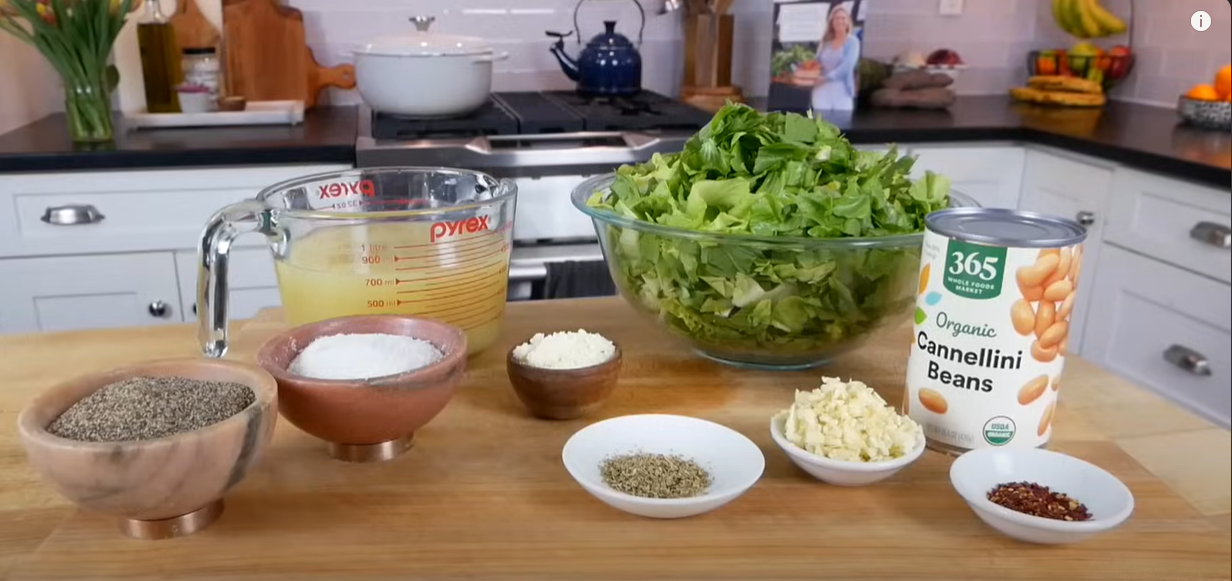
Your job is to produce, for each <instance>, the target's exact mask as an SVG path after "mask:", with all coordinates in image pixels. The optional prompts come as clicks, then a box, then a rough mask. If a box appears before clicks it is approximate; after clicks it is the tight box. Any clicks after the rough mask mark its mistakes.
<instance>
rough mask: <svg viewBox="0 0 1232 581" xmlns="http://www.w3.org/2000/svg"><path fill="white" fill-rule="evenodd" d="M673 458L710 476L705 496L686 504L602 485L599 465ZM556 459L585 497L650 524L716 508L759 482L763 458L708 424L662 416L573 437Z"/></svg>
mask: <svg viewBox="0 0 1232 581" xmlns="http://www.w3.org/2000/svg"><path fill="white" fill-rule="evenodd" d="M641 452H644V453H649V454H674V455H679V456H683V457H685V458H688V459H691V460H693V461H694V462H697V463H698V464H699V465H701V466H702V467H703V468H705V469H706V471H707V472H709V473H710V477H711V480H712V482H711V485H710V488H709V490H707V491H706V493H705V494H702V495H700V496H694V497H691V498H642V497H638V496H633V495H630V494H625V493H623V492H618V491H616V490H614V489H612V488H611V487H609V486H608V485H607V484H604V482H603V478H602V476H600V473H599V470H600V466H601V465H602V464H603V461H604V460H606V459H608V458H610V457H613V456H619V455H623V454H634V453H641ZM561 459H562V460H563V461H564V463H565V469H566V470H568V471H569V475H570V476H572V477H573V479H574V480H576V481H577V483H578V484H579V485H581V486H582V488H583V489H585V490H586V492H589V493H590V494H591V496H594V497H595V498H597V499H599V500H601V501H603V502H604V503H605V504H607V505H608V506H611V507H612V508H615V509H618V510H622V511H625V512H628V513H631V514H636V515H639V516H644V517H650V518H682V517H688V516H694V515H699V514H702V513H704V512H709V511H711V510H714V509H716V508H719V507H721V506H723V505H725V504H727V503H729V502H731V501H733V500H735V499H736V498H738V497H739V496H740V495H742V494H744V492H745V491H747V490H748V489H749V488H751V487H752V486H753V484H755V483H756V482H757V479H759V478H761V474H762V471H763V470H765V467H766V458H765V456H763V455H762V453H761V449H759V448H758V447H757V444H754V443H753V442H752V440H749V439H748V438H746V437H744V436H743V435H741V434H740V433H739V432H737V431H735V430H732V429H731V428H728V427H726V426H722V425H720V424H716V423H714V422H710V421H706V420H701V419H697V418H690V417H686V416H675V415H666V414H643V415H631V416H621V417H617V418H611V419H608V420H603V421H601V422H596V423H594V424H591V425H589V426H586V427H585V428H582V429H581V430H578V432H577V433H575V434H573V436H572V437H571V438H569V441H568V442H566V443H565V448H564V451H563V452H562V453H561Z"/></svg>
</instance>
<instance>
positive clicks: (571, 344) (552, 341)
mask: <svg viewBox="0 0 1232 581" xmlns="http://www.w3.org/2000/svg"><path fill="white" fill-rule="evenodd" d="M615 354H616V345H614V344H612V342H611V341H608V340H607V338H606V337H604V336H603V335H599V334H597V333H587V332H586V330H585V329H578V330H577V331H576V332H574V331H560V332H557V333H552V334H551V335H544V334H543V333H535V336H534V337H531V338H530V341H527V342H525V343H523V344H521V345H518V346H517V347H514V348H513V357H514V358H515V359H517V360H519V361H521V362H523V363H525V364H527V365H530V366H531V367H539V368H542V369H577V368H579V367H590V366H591V365H598V364H600V363H603V362H604V361H607V360H608V359H611V358H612V357H613V356H614V355H615Z"/></svg>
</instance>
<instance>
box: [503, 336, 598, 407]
mask: <svg viewBox="0 0 1232 581" xmlns="http://www.w3.org/2000/svg"><path fill="white" fill-rule="evenodd" d="M620 365H621V355H620V346H619V345H618V346H616V352H615V353H613V354H612V357H611V358H609V359H608V360H607V361H604V362H602V363H596V364H595V365H590V366H587V367H578V368H574V369H544V368H542V367H534V366H532V365H528V364H526V363H525V362H523V361H522V360H520V359H518V358H517V357H514V356H513V350H512V349H511V350H510V351H509V355H508V356H507V357H506V359H505V371H506V373H508V375H509V384H510V385H512V386H513V391H514V393H516V394H517V396H518V399H519V400H521V401H522V404H523V405H525V406H526V409H527V411H529V412H530V414H531V415H533V416H535V417H537V418H542V419H546V420H571V419H574V418H579V417H582V416H583V415H585V414H587V413H590V412H592V411H594V410H596V409H598V408H599V407H600V406H602V405H603V402H604V401H606V400H607V398H608V396H610V395H612V391H613V390H615V389H616V380H617V379H619V378H620Z"/></svg>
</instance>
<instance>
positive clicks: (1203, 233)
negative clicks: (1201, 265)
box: [1189, 222, 1232, 248]
mask: <svg viewBox="0 0 1232 581" xmlns="http://www.w3.org/2000/svg"><path fill="white" fill-rule="evenodd" d="M1189 237H1190V238H1193V239H1194V240H1197V241H1199V242H1203V243H1206V244H1210V245H1211V246H1214V247H1215V248H1232V229H1229V228H1228V227H1227V226H1224V225H1223V224H1216V223H1214V222H1198V223H1197V224H1194V227H1193V228H1192V229H1190V230H1189Z"/></svg>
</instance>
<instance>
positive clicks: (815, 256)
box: [587, 104, 949, 359]
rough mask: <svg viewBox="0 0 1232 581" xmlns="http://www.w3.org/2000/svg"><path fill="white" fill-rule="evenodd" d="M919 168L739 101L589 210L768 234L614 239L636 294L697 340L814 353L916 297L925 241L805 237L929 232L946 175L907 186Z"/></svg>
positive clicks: (826, 126)
mask: <svg viewBox="0 0 1232 581" xmlns="http://www.w3.org/2000/svg"><path fill="white" fill-rule="evenodd" d="M914 161H915V159H914V158H913V157H909V156H902V157H900V156H899V155H898V153H897V150H896V149H895V148H894V147H891V148H890V150H889V151H888V152H887V153H884V154H882V153H876V152H867V151H859V150H856V149H854V148H853V147H852V146H851V144H850V143H849V142H848V141H847V140H846V139H845V138H844V137H843V136H842V134H841V132H840V131H839V130H838V128H837V127H835V126H834V125H833V124H830V123H828V122H826V121H824V120H822V119H814V118H812V117H805V116H802V115H797V114H792V113H765V114H763V113H760V112H758V111H756V110H754V109H752V108H750V107H747V106H744V105H731V104H729V105H727V106H725V107H724V108H723V109H721V110H720V111H719V112H718V113H717V114H716V115H715V116H714V118H713V119H712V120H711V121H710V123H709V124H708V125H707V126H706V127H705V128H704V129H702V130H701V131H700V132H698V133H697V134H696V135H694V136H693V137H692V138H690V139H689V141H688V142H687V143H686V144H685V146H684V149H683V151H681V152H679V153H673V154H668V155H658V154H656V155H655V156H654V157H653V158H652V159H651V160H650V161H649V162H647V163H644V164H640V165H636V166H622V167H621V168H620V169H618V170H617V172H616V175H615V179H614V181H613V182H612V185H611V187H610V190H609V191H601V192H595V193H594V194H593V195H592V196H591V198H590V199H589V200H588V202H587V203H588V205H589V206H591V207H595V208H603V209H607V210H610V211H612V212H614V213H616V214H619V215H621V216H624V217H625V218H628V219H632V220H637V221H641V222H647V223H652V224H658V225H662V226H667V227H671V228H676V229H682V230H687V231H692V232H698V233H716V234H734V235H752V236H757V237H760V238H772V239H773V240H771V241H760V240H749V239H742V238H741V237H740V236H724V237H721V236H715V237H711V238H706V237H704V236H702V237H692V238H690V237H684V236H676V235H669V234H657V233H653V232H647V231H644V229H642V231H639V229H634V228H622V227H619V226H616V225H611V224H609V225H608V226H607V230H606V231H605V235H606V237H607V238H608V242H609V244H610V252H609V256H608V259H609V260H610V261H612V264H613V266H614V267H615V270H616V271H617V272H618V274H619V276H618V277H617V279H618V280H617V283H618V284H620V285H621V287H622V289H623V290H624V291H625V292H626V295H628V296H630V297H632V298H633V299H634V300H636V301H640V303H641V305H642V306H643V307H645V308H647V309H649V310H651V311H652V312H656V313H658V314H659V315H660V317H661V318H663V319H664V320H665V321H666V322H667V323H668V324H669V325H670V326H671V327H672V328H674V329H675V330H676V331H678V332H681V333H683V334H684V335H685V336H687V337H689V338H691V339H693V340H694V342H695V343H698V344H699V346H702V347H703V348H704V349H707V350H710V351H712V352H721V353H728V354H732V355H733V356H735V357H737V358H745V359H748V356H753V357H755V358H756V357H761V356H766V357H771V358H776V357H787V358H790V357H792V355H791V354H792V353H796V354H798V355H799V356H800V357H802V358H804V359H808V358H809V357H815V356H816V355H817V354H818V353H824V352H829V351H834V350H835V349H837V348H841V347H842V346H843V344H844V343H849V342H850V341H848V340H849V339H852V338H855V337H857V336H859V335H863V334H865V332H866V331H868V330H869V329H871V328H872V327H873V326H875V325H876V324H877V323H879V322H880V321H881V320H882V319H884V318H885V317H886V316H892V315H895V314H900V313H903V312H904V311H905V309H908V308H909V307H910V305H911V303H912V302H913V299H914V294H913V292H912V289H913V288H914V285H915V272H916V269H917V267H918V266H919V240H918V238H911V239H909V240H906V241H904V240H903V239H901V238H899V239H895V241H893V242H892V243H889V244H877V243H876V242H877V241H875V240H874V241H872V243H871V244H869V243H862V244H860V245H835V244H829V245H826V244H816V243H814V244H810V243H809V240H807V239H842V238H853V237H859V238H861V239H867V238H877V237H884V236H891V235H902V234H917V233H919V232H921V231H922V230H923V228H924V217H925V216H926V215H927V214H928V213H930V212H932V211H935V210H938V209H941V208H944V207H946V206H947V205H948V203H949V180H948V179H946V178H944V177H942V176H938V175H935V174H932V173H926V174H925V176H924V177H923V178H922V179H919V180H912V179H910V178H909V174H910V172H911V168H912V165H913V163H914ZM793 238H794V239H795V240H791V239H793ZM862 242H868V241H867V240H862Z"/></svg>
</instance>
